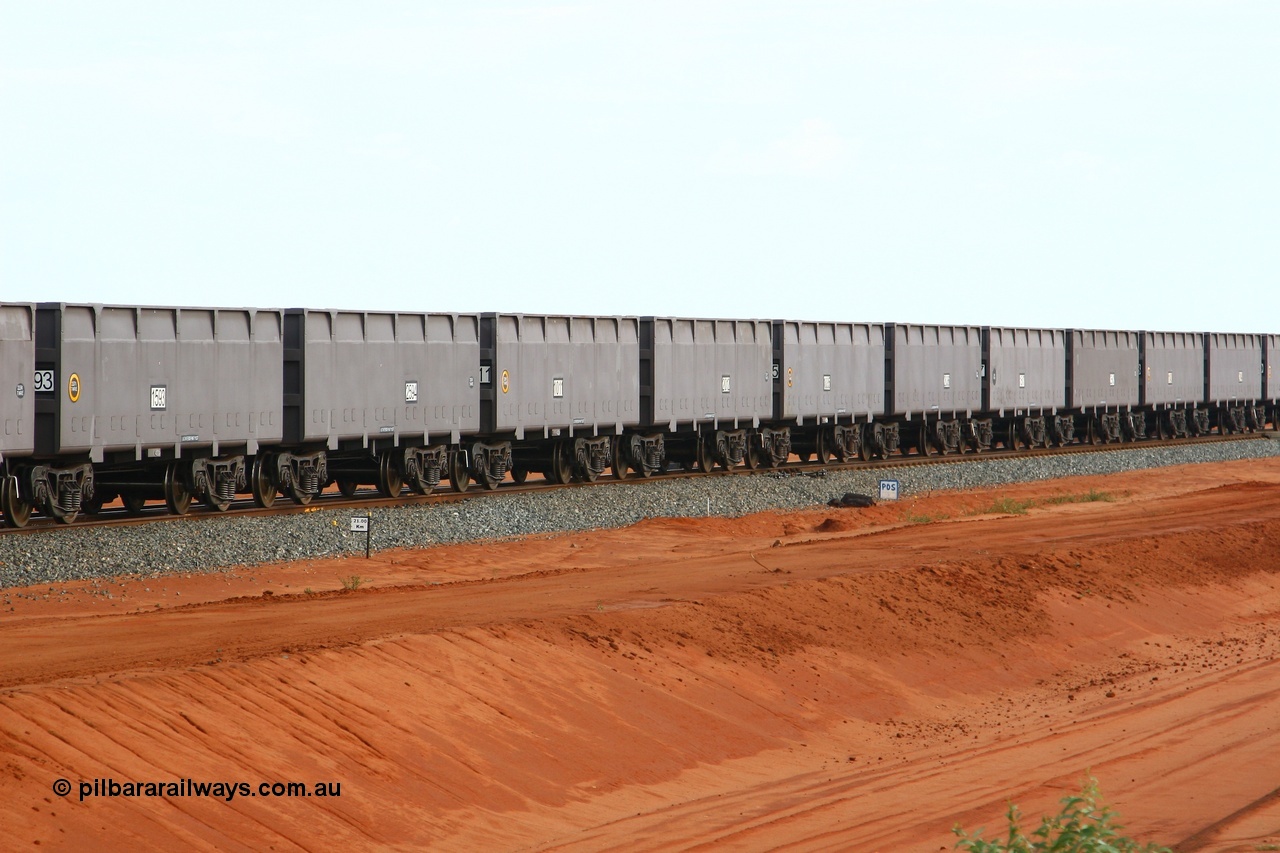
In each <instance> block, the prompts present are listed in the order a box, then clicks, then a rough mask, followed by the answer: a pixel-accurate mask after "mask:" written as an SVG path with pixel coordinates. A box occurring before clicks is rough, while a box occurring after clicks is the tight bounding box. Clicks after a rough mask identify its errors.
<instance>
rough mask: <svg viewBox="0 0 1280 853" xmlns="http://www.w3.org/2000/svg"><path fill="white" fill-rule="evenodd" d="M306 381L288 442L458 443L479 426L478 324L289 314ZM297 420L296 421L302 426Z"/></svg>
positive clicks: (293, 383)
mask: <svg viewBox="0 0 1280 853" xmlns="http://www.w3.org/2000/svg"><path fill="white" fill-rule="evenodd" d="M288 315H289V316H288V322H289V323H290V324H297V326H298V328H297V330H296V332H294V333H293V335H291V337H293V336H295V335H296V338H297V340H296V343H297V345H298V346H297V349H296V352H298V353H299V357H298V358H299V360H298V365H297V367H296V368H290V370H291V372H292V370H295V369H296V371H297V372H298V373H299V374H300V375H299V376H298V377H297V378H292V379H291V380H290V381H289V382H288V383H287V384H288V385H289V388H288V389H286V390H287V393H290V394H291V395H292V393H293V389H294V388H295V387H296V388H298V389H300V394H299V395H298V397H297V399H296V404H295V401H294V400H290V401H288V402H287V403H286V408H291V407H292V408H294V409H295V410H296V412H297V415H295V416H291V420H292V419H293V418H294V417H297V419H298V420H299V421H300V423H299V424H298V425H296V427H295V426H293V425H291V428H290V430H289V431H288V432H289V434H288V435H287V436H286V438H287V440H288V441H290V442H291V443H297V442H301V443H316V442H323V443H325V444H326V445H327V446H328V447H329V448H330V449H336V448H337V446H338V442H342V441H355V440H359V441H360V442H361V443H362V445H367V443H368V441H369V439H376V438H390V439H392V440H393V441H396V442H398V441H399V440H400V438H401V436H404V437H406V438H407V439H411V440H422V439H423V438H424V437H425V438H426V439H427V440H430V441H433V442H434V441H436V440H437V439H438V440H440V441H445V442H447V441H451V440H456V438H457V437H458V436H459V435H462V434H470V433H475V432H477V431H478V429H479V423H480V420H479V419H480V370H479V367H480V358H479V353H480V345H479V332H478V330H479V321H478V317H477V316H476V315H467V314H461V315H454V314H418V313H393V312H382V311H370V312H364V311H324V310H312V309H290V311H289V312H288ZM299 416H300V417H299Z"/></svg>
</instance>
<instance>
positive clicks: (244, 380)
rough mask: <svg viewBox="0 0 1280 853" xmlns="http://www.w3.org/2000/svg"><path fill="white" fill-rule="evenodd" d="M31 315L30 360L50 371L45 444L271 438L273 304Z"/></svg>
mask: <svg viewBox="0 0 1280 853" xmlns="http://www.w3.org/2000/svg"><path fill="white" fill-rule="evenodd" d="M37 313H38V316H37V347H38V352H39V356H38V360H39V359H47V361H46V362H44V363H47V364H50V365H51V366H52V367H53V369H55V371H56V384H57V387H56V390H55V393H53V394H52V395H50V397H49V404H50V405H49V408H50V410H51V411H50V419H49V420H50V423H51V436H50V437H49V441H50V442H51V445H50V447H49V448H48V450H49V452H58V453H88V454H89V455H90V456H91V458H94V459H95V460H97V459H101V458H102V454H103V453H104V452H118V451H129V450H132V451H134V452H135V454H138V455H141V454H143V453H144V452H145V451H148V450H154V449H157V448H159V449H173V450H174V451H175V453H177V454H178V455H181V453H182V452H183V450H184V449H185V450H196V449H201V450H206V449H211V448H218V451H219V452H221V446H222V445H233V446H247V447H249V449H250V452H253V448H254V447H256V444H257V443H258V442H262V441H271V442H274V441H278V440H279V439H280V436H281V423H280V417H279V399H280V389H281V381H282V376H281V366H280V357H281V351H282V350H281V342H280V317H279V313H278V312H273V311H258V310H254V309H214V308H171V307H159V306H151V307H134V306H115V305H68V304H42V305H40V306H39V308H38V311H37ZM38 366H39V365H38ZM42 429H43V428H42Z"/></svg>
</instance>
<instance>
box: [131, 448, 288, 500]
mask: <svg viewBox="0 0 1280 853" xmlns="http://www.w3.org/2000/svg"><path fill="white" fill-rule="evenodd" d="M249 487H250V491H252V492H253V502H254V503H255V504H257V505H258V506H260V507H262V508H263V509H269V508H270V507H271V506H273V505H274V504H275V502H276V494H277V491H276V484H275V483H273V482H271V468H270V467H269V466H268V458H267V457H264V456H258V457H255V458H254V460H253V468H252V470H250V472H249ZM124 505H125V509H128V508H129V497H128V496H127V495H126V496H125V504H124ZM139 509H141V506H139Z"/></svg>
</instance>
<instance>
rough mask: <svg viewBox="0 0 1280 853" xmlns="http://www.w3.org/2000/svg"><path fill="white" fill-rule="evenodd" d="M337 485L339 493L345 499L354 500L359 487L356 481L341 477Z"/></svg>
mask: <svg viewBox="0 0 1280 853" xmlns="http://www.w3.org/2000/svg"><path fill="white" fill-rule="evenodd" d="M337 483H338V493H339V494H341V495H342V496H343V497H344V498H354V497H355V496H356V489H357V486H356V481H355V480H348V479H346V478H345V477H339V478H338V480H337Z"/></svg>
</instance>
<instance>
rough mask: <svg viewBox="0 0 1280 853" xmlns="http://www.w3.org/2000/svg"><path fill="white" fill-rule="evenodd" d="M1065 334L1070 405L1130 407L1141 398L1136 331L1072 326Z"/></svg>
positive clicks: (1091, 407)
mask: <svg viewBox="0 0 1280 853" xmlns="http://www.w3.org/2000/svg"><path fill="white" fill-rule="evenodd" d="M1067 336H1068V341H1069V342H1070V344H1069V348H1068V358H1069V360H1070V371H1069V372H1070V380H1069V381H1070V391H1069V394H1068V397H1069V400H1068V403H1069V406H1070V408H1072V409H1086V410H1087V409H1098V408H1112V407H1119V406H1123V407H1127V408H1132V407H1133V406H1136V405H1138V404H1139V402H1141V400H1140V387H1141V386H1140V384H1139V381H1138V363H1139V339H1140V334H1139V333H1138V332H1131V331H1117V330H1106V329H1071V330H1069V331H1068V332H1067Z"/></svg>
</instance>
